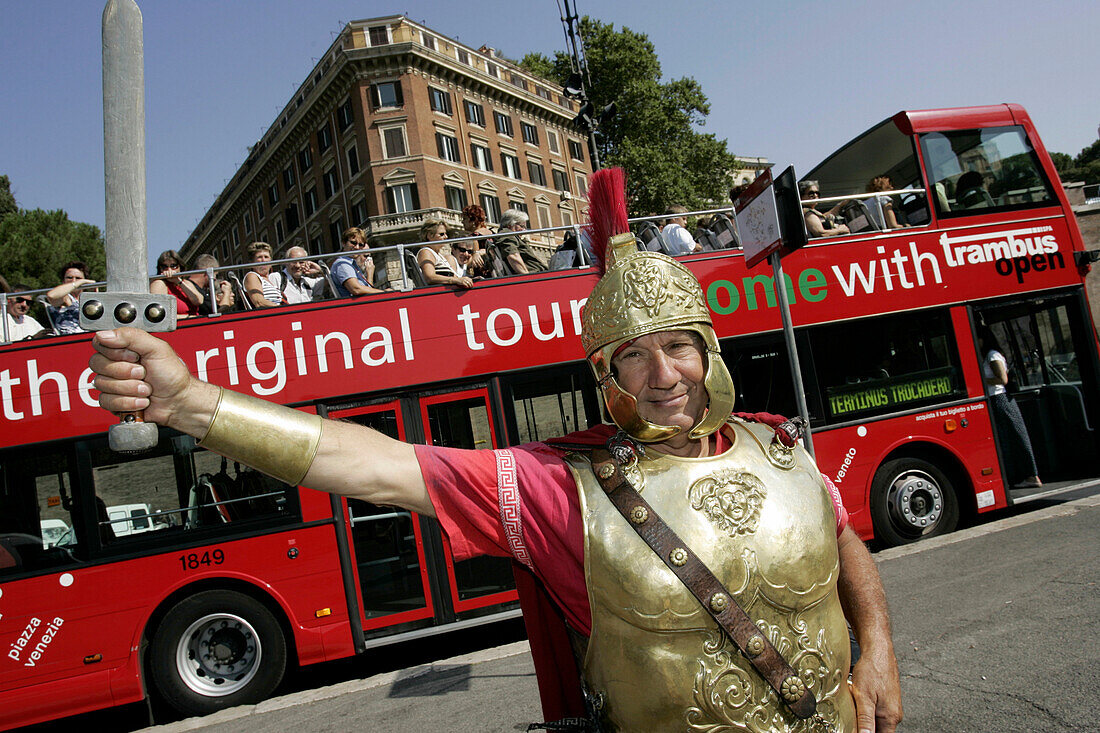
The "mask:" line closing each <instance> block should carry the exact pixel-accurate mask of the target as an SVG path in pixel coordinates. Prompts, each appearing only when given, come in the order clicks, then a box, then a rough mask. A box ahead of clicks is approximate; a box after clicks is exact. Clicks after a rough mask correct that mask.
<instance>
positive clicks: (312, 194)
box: [302, 186, 317, 219]
mask: <svg viewBox="0 0 1100 733" xmlns="http://www.w3.org/2000/svg"><path fill="white" fill-rule="evenodd" d="M302 198H303V200H304V202H305V207H306V218H307V219H308V218H309V217H311V216H313V214H314V212H316V211H317V187H316V186H313V187H311V188H310V189H309V190H308V191H306V193H305V196H303V197H302Z"/></svg>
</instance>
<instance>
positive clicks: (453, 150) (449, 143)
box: [435, 132, 462, 163]
mask: <svg viewBox="0 0 1100 733" xmlns="http://www.w3.org/2000/svg"><path fill="white" fill-rule="evenodd" d="M435 144H436V146H437V147H438V148H439V157H440V158H443V160H449V161H450V162H452V163H461V162H462V158H461V157H460V156H459V154H458V140H457V139H456V138H455V137H453V136H452V135H448V134H446V133H443V132H437V133H436V134H435Z"/></svg>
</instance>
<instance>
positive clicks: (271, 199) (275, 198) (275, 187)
mask: <svg viewBox="0 0 1100 733" xmlns="http://www.w3.org/2000/svg"><path fill="white" fill-rule="evenodd" d="M267 203H269V204H271V208H272V209H274V208H275V206H276V204H278V203H279V184H278V183H272V184H271V185H270V186H268V189H267Z"/></svg>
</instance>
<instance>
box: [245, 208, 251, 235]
mask: <svg viewBox="0 0 1100 733" xmlns="http://www.w3.org/2000/svg"><path fill="white" fill-rule="evenodd" d="M244 233H245V234H251V233H252V212H250V211H246V212H244Z"/></svg>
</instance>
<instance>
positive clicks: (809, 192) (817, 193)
mask: <svg viewBox="0 0 1100 733" xmlns="http://www.w3.org/2000/svg"><path fill="white" fill-rule="evenodd" d="M806 195H807V196H820V195H821V192H820V191H807V192H806Z"/></svg>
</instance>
